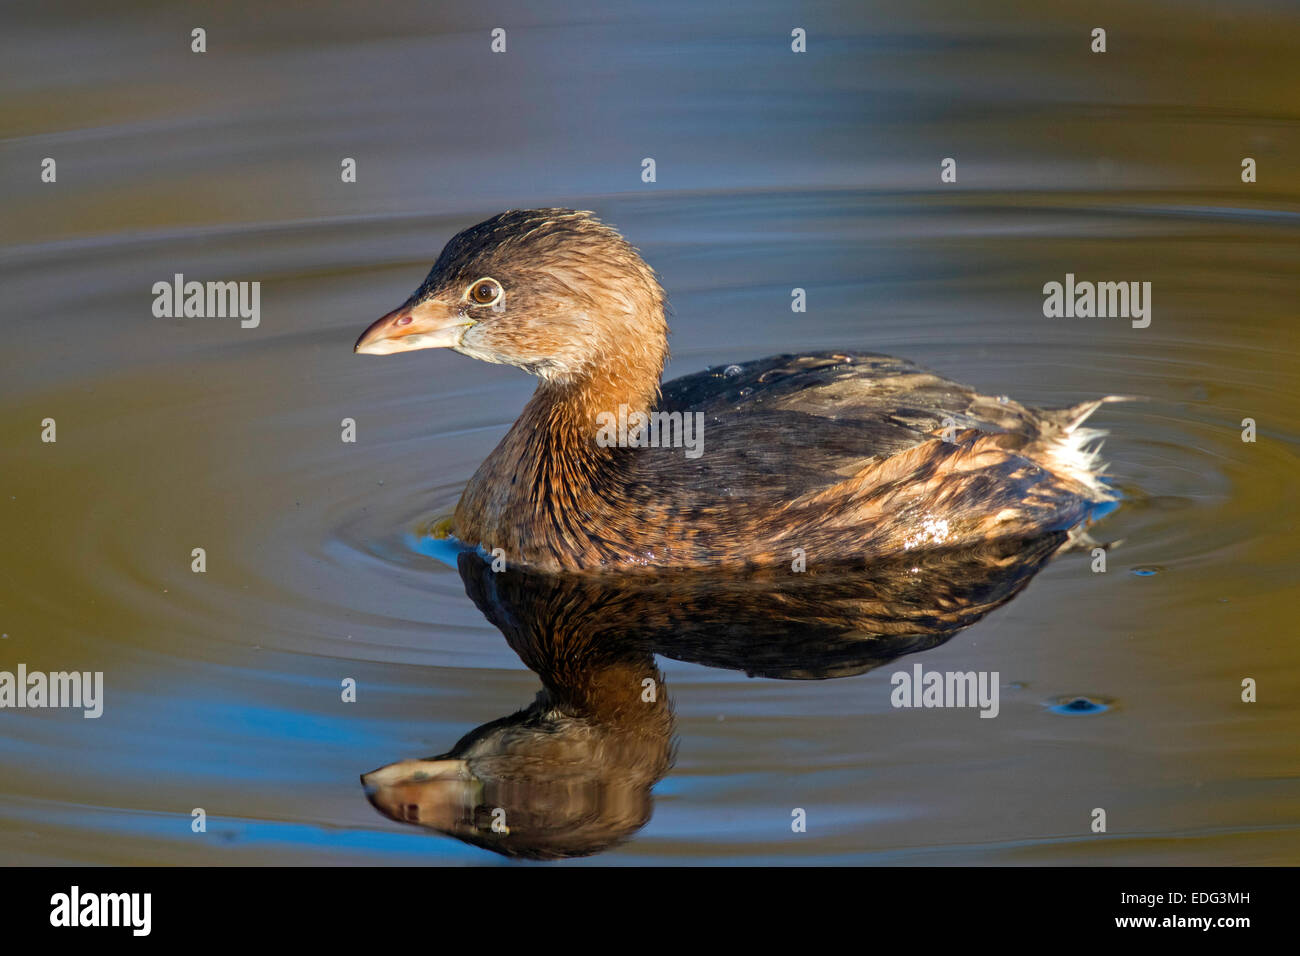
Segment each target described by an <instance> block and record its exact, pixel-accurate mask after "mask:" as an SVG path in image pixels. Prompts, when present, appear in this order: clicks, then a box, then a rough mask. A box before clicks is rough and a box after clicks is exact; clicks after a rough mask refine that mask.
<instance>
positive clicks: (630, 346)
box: [354, 209, 667, 383]
mask: <svg viewBox="0 0 1300 956" xmlns="http://www.w3.org/2000/svg"><path fill="white" fill-rule="evenodd" d="M666 335H667V326H666V324H665V321H664V296H663V290H662V288H661V287H660V285H659V282H658V280H657V279H656V277H655V274H654V271H653V270H651V269H650V267H649V266H647V265H646V264H645V262H644V261H643V260H642V259H641V257H640V256H639V255H638V254H637V251H636V250H635V249H634V248H632V246H631V245H630V244H629V243H628V242H627V240H625V239H624V238H623V237H622V236H621V235H619V233H618V232H617V231H616V230H615V229H612V228H611V227H609V226H607V225H605V224H604V223H602V222H601V221H600V220H598V219H597V218H596V217H595V216H594V215H593V214H592V213H590V212H579V211H575V210H572V209H520V210H512V211H510V212H504V213H501V214H500V215H498V216H494V217H492V218H491V219H488V220H486V221H485V222H481V223H479V224H478V225H477V226H472V227H470V228H469V229H466V230H465V231H464V232H461V233H459V234H458V235H456V236H455V237H454V238H453V239H452V240H451V241H450V242H448V243H447V246H446V248H444V249H443V250H442V255H440V256H439V257H438V261H437V262H436V263H434V266H433V269H432V270H430V272H429V275H428V277H427V278H426V279H425V280H424V284H423V285H421V286H420V288H419V289H418V290H416V292H415V294H414V295H412V296H411V297H410V298H409V299H408V300H407V301H406V302H405V303H403V304H402V306H401V307H400V308H397V309H394V310H393V311H392V312H390V313H388V314H387V315H385V316H384V317H383V318H381V319H380V320H379V321H377V322H375V323H374V324H373V325H371V326H370V328H368V329H366V331H365V332H364V333H363V334H362V336H361V338H359V339H358V340H357V344H356V346H355V349H354V351H356V352H362V353H366V354H370V355H388V354H391V353H393V352H406V351H411V350H414V349H427V348H450V349H454V350H455V351H457V352H460V353H461V354H462V355H468V356H470V357H471V358H476V359H481V360H482V361H485V362H496V363H501V364H506V365H516V366H518V367H520V368H522V369H525V370H527V371H529V372H532V373H533V374H535V375H537V376H538V377H539V378H541V379H543V380H544V381H548V382H556V383H570V382H575V381H580V380H582V379H584V378H588V377H591V376H593V375H595V374H597V370H599V369H602V368H608V367H609V366H610V365H611V364H613V365H615V366H617V365H627V364H632V365H636V366H638V367H641V368H643V369H644V370H645V371H646V372H647V373H648V372H653V375H654V380H655V382H656V383H657V381H658V376H659V373H660V372H661V371H662V369H663V362H664V358H665V357H666V352H667V343H666Z"/></svg>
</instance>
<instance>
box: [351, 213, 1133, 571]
mask: <svg viewBox="0 0 1300 956" xmlns="http://www.w3.org/2000/svg"><path fill="white" fill-rule="evenodd" d="M667 332H668V328H667V324H666V322H665V319H664V293H663V290H662V288H661V287H660V285H659V281H658V279H657V278H656V276H655V273H654V271H653V270H652V269H651V268H650V267H649V266H648V265H646V263H645V262H644V261H643V260H642V259H641V257H640V255H638V253H637V251H636V250H635V249H634V248H633V247H632V246H631V245H630V244H628V242H627V241H626V240H625V239H624V238H623V237H622V236H621V235H620V234H619V233H618V232H617V231H615V230H614V229H612V228H610V227H609V226H607V225H605V224H604V223H602V222H600V220H598V219H597V218H596V217H595V216H594V215H593V214H592V213H589V212H578V211H575V210H571V209H525V210H513V211H510V212H505V213H502V214H501V215H498V216H494V217H493V218H491V219H488V220H487V221H485V222H481V223H479V224H478V225H476V226H473V227H471V228H469V229H466V230H465V231H464V232H461V233H459V234H458V235H456V236H455V237H454V238H453V239H452V240H451V241H450V242H448V243H447V246H446V248H445V249H443V251H442V255H440V256H439V257H438V261H437V262H436V263H434V266H433V269H432V270H431V271H430V272H429V275H428V277H427V278H426V279H425V280H424V284H423V285H421V286H420V288H419V289H418V290H417V291H416V292H415V294H414V295H412V296H411V297H410V298H409V299H408V300H407V301H406V302H405V303H404V304H403V305H402V306H401V307H400V308H398V309H395V310H393V311H392V312H390V313H388V314H387V315H385V316H384V317H383V318H381V319H379V321H377V322H375V323H374V324H373V325H371V326H370V327H369V328H368V329H366V331H365V332H364V333H363V334H362V336H361V337H360V338H359V339H358V340H357V343H356V348H355V350H356V351H357V352H363V353H368V354H375V355H386V354H389V353H393V352H404V351H409V350H412V349H425V348H450V349H454V350H455V351H457V352H460V353H461V354H462V355H468V356H470V357H471V358H477V359H482V360H483V361H486V362H497V363H504V364H508V365H516V366H518V367H519V368H522V369H525V370H526V371H529V372H532V373H533V374H534V375H536V376H537V377H538V378H539V379H540V380H541V382H540V384H539V385H538V388H537V391H536V393H535V394H534V395H533V397H532V399H531V400H530V401H529V402H528V404H527V405H526V406H525V408H524V410H523V413H522V414H521V415H520V416H519V419H518V421H516V422H515V424H514V427H513V428H511V429H510V431H509V433H507V435H506V436H505V438H504V439H502V441H501V443H500V444H499V445H498V446H497V447H496V449H495V450H494V451H493V452H492V454H491V455H489V456H488V458H487V459H486V460H485V461H484V462H483V464H482V465H481V466H480V467H479V469H478V471H477V472H476V473H475V474H474V477H473V478H472V479H470V482H469V485H468V486H467V487H466V489H465V492H464V494H463V495H462V497H461V499H460V503H459V504H458V505H457V507H456V511H455V515H454V516H453V518H452V523H451V527H450V531H451V533H452V534H453V535H454V536H455V537H456V538H457V539H459V540H460V541H461V542H463V543H464V544H466V545H469V546H471V547H482V548H485V549H487V550H488V551H493V550H495V549H498V548H500V549H502V550H503V551H504V553H505V556H506V558H507V560H508V561H510V562H515V563H522V564H525V565H528V566H531V567H535V568H538V569H542V570H552V571H558V570H589V569H602V568H630V567H638V566H647V565H649V566H658V567H692V568H700V567H724V566H725V567H736V566H763V565H775V564H780V563H785V564H791V563H792V562H797V561H799V560H804V561H806V562H808V563H813V562H821V561H826V562H830V561H843V560H849V559H853V558H857V559H861V560H870V559H872V558H874V557H878V556H881V555H885V554H892V553H896V552H901V551H905V550H910V549H913V548H917V547H935V546H940V547H944V546H948V547H961V546H965V545H969V544H971V543H972V542H977V541H981V540H987V539H990V538H1001V537H1023V536H1026V535H1029V534H1033V533H1036V532H1046V531H1052V530H1063V529H1068V528H1072V527H1074V526H1076V525H1078V524H1080V523H1081V522H1083V521H1084V520H1085V519H1086V518H1087V517H1088V515H1089V513H1090V511H1091V508H1092V506H1093V505H1094V504H1096V503H1097V502H1100V501H1105V500H1110V499H1112V498H1113V497H1114V494H1113V492H1112V491H1111V489H1110V488H1109V487H1108V486H1107V485H1105V484H1104V483H1103V482H1102V481H1101V480H1100V477H1099V473H1098V470H1097V468H1096V453H1095V452H1094V451H1090V450H1088V447H1087V446H1088V445H1089V443H1090V442H1092V441H1093V440H1094V439H1095V438H1097V437H1099V436H1100V435H1101V434H1102V433H1100V432H1096V431H1093V430H1090V429H1084V428H1082V427H1080V426H1081V424H1082V422H1083V421H1084V420H1085V419H1086V418H1087V417H1088V416H1089V415H1090V414H1092V412H1093V411H1095V410H1096V409H1097V407H1098V406H1099V405H1100V404H1101V403H1102V402H1104V401H1108V400H1109V399H1108V398H1102V399H1097V400H1094V401H1090V402H1085V403H1083V404H1081V405H1076V406H1073V407H1071V408H1063V409H1038V408H1032V407H1029V406H1026V405H1021V404H1019V403H1018V402H1015V401H1012V400H1010V399H1007V398H1005V397H1001V398H992V397H989V396H985V395H980V394H979V393H977V392H975V391H974V390H973V389H971V388H969V387H967V386H965V385H960V384H957V383H956V382H950V381H947V380H945V379H943V378H940V377H939V376H937V375H935V374H933V373H931V372H929V371H927V370H925V369H922V368H920V367H918V366H916V365H913V364H912V363H911V362H907V361H904V360H902V359H897V358H891V357H889V356H886V355H877V354H873V353H869V352H820V353H811V354H801V355H780V356H775V357H771V358H765V359H759V360H757V361H752V362H746V363H743V364H740V365H732V366H727V367H725V368H718V369H710V370H707V371H704V372H698V373H696V374H694V375H688V376H686V377H684V378H679V379H675V380H673V381H671V382H668V383H666V384H664V385H663V386H662V388H661V386H660V375H661V374H662V372H663V367H664V361H665V359H666V358H667V354H668V342H667ZM652 412H659V413H664V415H663V416H656V418H657V419H661V420H662V424H663V429H664V435H665V436H666V435H668V434H669V433H672V435H674V436H676V439H675V440H677V441H678V443H679V444H680V445H684V446H685V447H663V445H664V444H671V442H670V441H669V440H668V439H667V438H664V437H663V436H657V437H656V438H654V439H651V437H650V436H651V434H652V433H651V432H650V431H649V430H648V429H646V428H638V427H637V426H638V424H640V423H642V422H645V421H648V420H649V419H650V415H651V413H652ZM674 413H676V414H677V415H678V416H679V417H673V416H674ZM640 416H644V417H640ZM612 422H617V423H618V427H617V428H614V427H612V426H611V423H612ZM695 422H702V430H701V431H700V432H699V433H697V434H692V433H691V431H690V430H689V426H690V425H692V424H693V423H695ZM629 426H630V427H629ZM683 426H684V427H683ZM683 436H684V437H685V441H682V440H681V439H682V438H683ZM660 439H662V440H660ZM701 439H702V441H701ZM652 440H653V441H654V444H655V445H657V446H658V447H653V446H652V447H638V446H640V445H643V444H647V443H649V442H650V441H652ZM796 549H799V550H796ZM792 556H793V557H792Z"/></svg>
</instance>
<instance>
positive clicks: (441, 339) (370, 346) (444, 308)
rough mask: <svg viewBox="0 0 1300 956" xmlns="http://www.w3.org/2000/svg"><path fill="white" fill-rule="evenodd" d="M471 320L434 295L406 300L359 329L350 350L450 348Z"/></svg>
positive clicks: (377, 352) (372, 352)
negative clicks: (359, 333) (362, 330)
mask: <svg viewBox="0 0 1300 956" xmlns="http://www.w3.org/2000/svg"><path fill="white" fill-rule="evenodd" d="M473 324H474V322H473V320H471V319H467V318H465V316H463V315H461V314H460V311H459V309H458V308H457V307H456V306H448V305H447V304H446V303H444V302H439V301H438V300H436V299H428V300H426V301H424V302H414V301H408V302H406V304H404V305H402V306H401V307H400V308H397V309H394V310H393V311H392V312H389V313H388V314H387V315H386V316H384V317H383V318H381V319H380V320H379V321H377V322H375V323H373V324H372V325H371V326H370V328H368V329H366V330H365V331H364V332H362V333H361V338H359V339H357V344H356V345H354V346H353V347H352V351H353V352H357V353H359V354H362V355H391V354H392V353H394V352H412V351H414V350H415V349H452V348H455V347H456V346H457V345H459V344H460V337H461V336H462V335H464V334H465V330H466V329H468V328H469V327H470V326H471V325H473Z"/></svg>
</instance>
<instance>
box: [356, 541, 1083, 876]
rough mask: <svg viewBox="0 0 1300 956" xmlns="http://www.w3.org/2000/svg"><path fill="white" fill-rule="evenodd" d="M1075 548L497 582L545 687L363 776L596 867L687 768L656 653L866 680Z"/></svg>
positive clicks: (494, 843)
mask: <svg viewBox="0 0 1300 956" xmlns="http://www.w3.org/2000/svg"><path fill="white" fill-rule="evenodd" d="M1066 542H1067V535H1066V534H1065V533H1055V532H1054V533H1049V534H1044V535H1040V536H1037V537H1033V538H1018V539H1002V540H997V541H988V542H984V543H981V544H980V545H978V546H977V547H974V548H968V549H964V550H930V551H912V552H907V553H905V554H902V555H899V556H897V558H896V559H893V560H889V561H883V562H882V561H874V562H872V563H870V564H869V565H867V564H861V565H852V566H851V565H843V564H841V565H838V566H836V567H834V568H824V567H818V566H817V565H816V562H815V561H810V562H809V564H808V568H807V570H806V571H803V572H800V573H795V572H793V571H790V570H784V571H772V570H771V569H764V570H758V571H754V572H751V573H747V574H736V573H730V574H727V575H725V576H722V575H719V574H717V573H713V574H706V573H702V572H693V571H681V570H677V571H665V572H663V573H658V574H645V575H641V574H637V575H617V576H613V577H608V576H607V577H600V576H590V575H586V576H576V575H553V574H538V573H530V572H526V571H522V570H517V569H507V570H505V571H501V572H494V571H493V570H492V565H491V562H490V561H485V560H484V559H483V558H482V557H481V556H480V555H479V554H478V553H475V552H463V553H461V554H460V556H459V558H458V566H459V571H460V575H461V578H462V579H463V581H464V583H465V590H466V592H467V593H468V595H469V597H470V598H471V599H472V600H473V601H474V603H475V604H476V605H477V606H478V608H479V610H481V611H482V612H483V614H484V615H485V616H486V617H487V618H488V620H489V621H491V622H492V623H493V624H494V625H496V627H497V628H499V629H500V630H501V632H502V633H503V634H504V635H505V638H506V641H507V642H508V643H509V645H510V647H511V648H512V649H513V650H514V651H515V653H517V654H518V655H519V657H520V659H521V660H522V661H523V662H524V664H525V665H527V666H528V668H529V669H531V670H533V671H534V672H536V674H537V675H538V677H540V678H541V683H542V689H541V691H540V692H539V693H538V694H537V698H536V699H535V700H534V701H533V703H532V704H530V705H529V706H528V707H525V708H524V709H523V710H520V711H518V712H517V713H514V714H511V715H509V716H507V717H502V718H500V719H498V720H494V721H491V722H490V723H487V724H484V725H483V726H481V727H479V728H477V729H475V730H473V731H471V732H470V733H469V734H467V735H466V736H465V737H463V738H462V739H461V740H460V741H459V742H457V743H456V745H455V746H454V747H452V748H451V750H449V751H448V752H447V753H445V754H442V755H441V756H438V757H432V758H429V759H427V760H403V761H399V762H397V763H392V764H389V765H387V766H385V767H381V768H380V769H378V770H375V771H373V772H371V773H368V774H365V775H364V776H363V777H362V782H363V784H364V785H365V789H366V794H367V796H368V797H369V799H370V802H371V803H372V804H374V806H375V807H376V808H378V809H379V810H380V811H381V812H382V813H384V814H385V815H387V816H389V817H391V818H392V819H394V820H398V821H401V822H404V823H411V824H416V825H418V826H421V827H427V828H429V829H431V830H436V831H438V832H441V833H445V834H448V835H450V836H454V837H456V838H457V839H459V840H463V841H464V842H466V843H471V844H474V845H476V846H480V847H484V848H486V849H489V850H493V851H495V852H497V853H501V854H504V855H506V856H512V857H524V858H531V859H558V858H563V857H575V856H588V855H591V854H593V853H599V852H601V851H602V850H605V849H607V848H609V847H611V846H613V845H614V844H616V843H617V842H619V841H620V840H623V839H625V838H627V837H628V836H630V835H631V834H633V833H635V832H636V831H637V830H639V829H640V828H641V827H643V826H644V825H645V824H646V823H647V822H648V821H649V819H650V814H651V810H652V797H651V790H652V788H653V787H654V785H655V784H656V783H657V782H658V781H659V780H661V779H662V778H663V777H664V775H665V774H666V773H667V772H668V769H669V767H670V766H671V764H672V756H673V715H672V706H671V703H670V701H669V698H668V694H667V692H666V688H665V686H664V681H663V675H662V674H661V673H660V671H659V669H658V667H657V666H656V663H655V655H662V656H665V657H670V658H673V659H676V660H680V661H690V662H694V663H698V664H704V665H707V666H710V667H720V668H727V669H731V670H739V671H744V672H745V673H747V674H749V675H750V676H753V677H768V678H786V679H822V678H831V677H845V676H848V675H851V674H860V673H863V672H865V671H868V670H871V669H872V668H874V667H879V666H881V665H882V664H886V663H889V662H890V661H892V660H894V659H895V658H897V657H900V656H901V655H903V654H910V653H913V652H916V651H923V650H926V649H928V648H931V647H935V646H937V645H939V644H942V643H943V642H944V641H946V640H947V639H948V638H950V637H952V635H953V634H955V633H956V632H957V631H958V630H960V629H961V628H964V627H967V626H969V625H971V624H973V623H975V622H976V621H978V620H979V619H980V618H982V617H983V616H984V615H985V614H987V613H989V612H990V611H992V610H993V609H994V608H997V607H999V606H1000V605H1002V604H1004V603H1006V602H1007V601H1008V600H1010V599H1011V598H1012V597H1014V596H1015V595H1016V594H1017V593H1018V592H1019V591H1020V590H1021V589H1022V588H1023V587H1024V586H1025V585H1026V584H1027V583H1028V582H1029V580H1030V578H1032V577H1033V575H1034V574H1036V573H1037V572H1038V570H1039V569H1040V568H1041V567H1042V566H1043V565H1044V564H1045V563H1046V562H1047V561H1048V559H1049V558H1051V557H1052V555H1053V554H1055V553H1056V552H1057V551H1058V550H1060V549H1061V548H1062V547H1063V546H1064V545H1065V544H1066Z"/></svg>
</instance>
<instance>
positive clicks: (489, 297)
mask: <svg viewBox="0 0 1300 956" xmlns="http://www.w3.org/2000/svg"><path fill="white" fill-rule="evenodd" d="M500 295H501V284H500V283H499V282H497V280H496V279H479V280H478V282H475V283H474V285H473V287H471V289H470V292H469V297H470V298H471V299H473V300H474V301H475V302H476V303H478V304H479V305H490V304H491V303H493V302H495V301H496V300H497V298H498V297H499V296H500Z"/></svg>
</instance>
